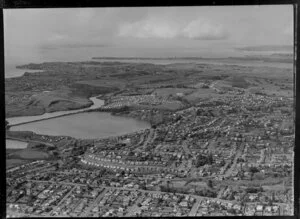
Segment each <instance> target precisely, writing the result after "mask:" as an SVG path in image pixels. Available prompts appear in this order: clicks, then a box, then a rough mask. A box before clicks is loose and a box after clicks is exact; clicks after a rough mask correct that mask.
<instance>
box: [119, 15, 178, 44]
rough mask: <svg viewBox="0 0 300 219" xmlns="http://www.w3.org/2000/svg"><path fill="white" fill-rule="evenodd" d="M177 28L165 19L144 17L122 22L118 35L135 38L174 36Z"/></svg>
mask: <svg viewBox="0 0 300 219" xmlns="http://www.w3.org/2000/svg"><path fill="white" fill-rule="evenodd" d="M177 35H178V28H177V27H176V26H175V25H172V24H171V23H169V22H166V21H159V20H158V19H151V18H150V19H146V20H142V21H138V22H134V23H124V24H123V25H121V26H120V29H119V36H126V37H137V38H165V39H168V38H174V37H176V36H177Z"/></svg>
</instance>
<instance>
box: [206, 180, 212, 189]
mask: <svg viewBox="0 0 300 219" xmlns="http://www.w3.org/2000/svg"><path fill="white" fill-rule="evenodd" d="M207 186H208V187H209V188H213V182H212V181H211V180H210V179H209V180H208V181H207Z"/></svg>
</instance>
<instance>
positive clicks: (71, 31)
mask: <svg viewBox="0 0 300 219" xmlns="http://www.w3.org/2000/svg"><path fill="white" fill-rule="evenodd" d="M4 39H5V55H6V56H9V57H12V56H18V55H20V54H22V56H26V55H25V54H24V53H25V52H24V51H26V53H28V54H31V56H32V55H33V56H34V55H35V56H42V55H44V54H45V51H55V50H56V49H60V50H62V49H65V50H64V51H67V50H68V49H70V48H72V49H73V50H72V51H74V53H76V51H78V52H79V51H82V49H83V48H84V49H85V50H84V51H89V50H90V51H92V50H95V48H97V51H98V52H97V54H99V55H98V56H118V55H120V56H140V55H145V54H148V55H149V56H161V55H165V56H172V55H176V56H180V55H182V56H189V55H191V56H192V55H194V54H197V51H200V50H203V51H210V50H214V51H218V52H219V51H220V52H221V50H226V49H228V48H236V47H243V46H260V45H292V44H293V7H292V5H277V6H275V5H271V6H213V7H212V6H206V7H203V6H199V7H134V8H124V7H123V8H122V7H119V8H66V9H4ZM80 53H82V52H80ZM91 55H96V52H94V53H93V54H91Z"/></svg>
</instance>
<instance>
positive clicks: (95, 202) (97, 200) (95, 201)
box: [80, 189, 107, 217]
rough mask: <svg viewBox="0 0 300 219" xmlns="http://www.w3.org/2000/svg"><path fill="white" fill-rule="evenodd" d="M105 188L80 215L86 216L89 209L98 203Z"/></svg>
mask: <svg viewBox="0 0 300 219" xmlns="http://www.w3.org/2000/svg"><path fill="white" fill-rule="evenodd" d="M106 191H107V189H104V190H103V191H102V192H101V193H100V194H99V195H98V197H97V198H96V199H95V200H94V202H93V203H92V204H91V205H90V206H89V207H88V208H87V209H86V211H85V212H83V213H82V214H81V215H80V217H87V216H88V214H89V213H90V211H91V210H92V209H93V208H94V207H95V205H96V204H97V203H99V201H100V200H101V199H102V198H103V197H104V195H105V193H106Z"/></svg>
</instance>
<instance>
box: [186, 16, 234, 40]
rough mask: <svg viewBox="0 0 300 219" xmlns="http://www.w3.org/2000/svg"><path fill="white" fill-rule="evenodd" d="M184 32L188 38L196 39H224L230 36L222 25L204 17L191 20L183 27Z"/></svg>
mask: <svg viewBox="0 0 300 219" xmlns="http://www.w3.org/2000/svg"><path fill="white" fill-rule="evenodd" d="M182 34H183V35H184V36H185V37H187V38H190V39H196V40H223V39H227V38H228V36H229V34H228V32H226V31H225V30H224V29H223V28H222V26H221V25H219V24H214V23H212V22H210V21H207V20H203V19H197V20H193V21H192V22H190V23H189V24H188V25H187V26H186V27H185V28H184V29H183V31H182Z"/></svg>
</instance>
